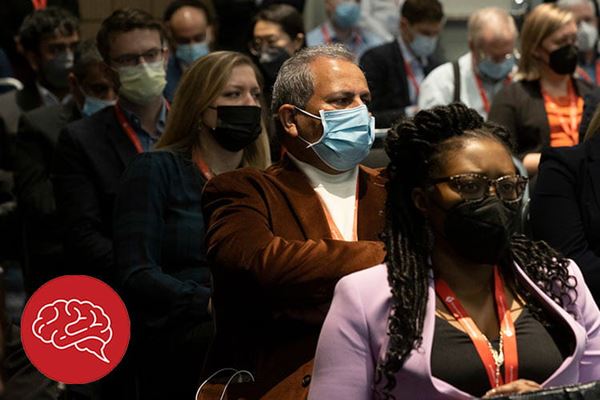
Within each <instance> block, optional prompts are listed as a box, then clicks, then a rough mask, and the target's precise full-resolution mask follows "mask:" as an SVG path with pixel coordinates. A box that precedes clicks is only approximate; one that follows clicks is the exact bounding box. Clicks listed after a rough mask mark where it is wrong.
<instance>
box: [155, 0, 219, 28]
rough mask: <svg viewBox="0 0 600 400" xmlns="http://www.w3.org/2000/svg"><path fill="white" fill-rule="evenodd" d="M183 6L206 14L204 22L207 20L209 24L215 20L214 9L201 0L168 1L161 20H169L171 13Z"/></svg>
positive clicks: (212, 23)
mask: <svg viewBox="0 0 600 400" xmlns="http://www.w3.org/2000/svg"><path fill="white" fill-rule="evenodd" d="M183 7H194V8H197V9H198V10H201V11H203V12H204V15H206V22H208V24H209V25H214V24H215V22H216V21H215V19H216V17H215V13H214V10H213V9H212V7H211V6H210V5H209V4H207V3H206V2H204V1H203V0H174V1H172V2H170V3H169V5H168V6H167V8H165V12H164V13H163V22H167V21H169V20H170V19H171V17H173V14H175V13H176V12H177V11H178V10H179V9H181V8H183Z"/></svg>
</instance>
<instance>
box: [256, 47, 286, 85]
mask: <svg viewBox="0 0 600 400" xmlns="http://www.w3.org/2000/svg"><path fill="white" fill-rule="evenodd" d="M288 58H290V55H289V54H288V52H287V51H286V50H285V49H284V48H282V47H276V48H274V49H273V50H271V51H267V52H264V53H262V54H261V55H260V57H259V59H258V63H259V65H260V69H261V71H262V72H263V75H264V76H265V80H266V83H267V85H268V86H269V87H271V86H273V84H274V83H275V79H276V78H277V73H279V69H281V66H282V65H283V63H284V62H285V61H286V60H287V59H288Z"/></svg>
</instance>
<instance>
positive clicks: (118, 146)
mask: <svg viewBox="0 0 600 400" xmlns="http://www.w3.org/2000/svg"><path fill="white" fill-rule="evenodd" d="M103 112H105V113H106V114H105V115H106V119H105V121H106V125H105V129H106V136H107V137H108V141H109V142H110V143H111V144H112V146H113V148H114V149H115V152H116V153H117V155H118V156H119V159H120V160H121V162H122V163H123V169H124V168H125V167H126V166H127V165H128V164H129V161H131V159H132V158H133V157H135V155H136V154H137V151H136V149H135V146H134V145H133V143H131V140H129V137H127V134H126V133H125V132H124V131H123V129H122V128H121V126H120V125H119V121H118V120H117V116H116V114H115V108H114V106H111V107H106V108H105V109H104V110H103Z"/></svg>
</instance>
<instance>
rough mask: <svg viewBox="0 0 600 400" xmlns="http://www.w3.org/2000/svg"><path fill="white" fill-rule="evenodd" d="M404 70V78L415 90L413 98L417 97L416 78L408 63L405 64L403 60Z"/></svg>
mask: <svg viewBox="0 0 600 400" xmlns="http://www.w3.org/2000/svg"><path fill="white" fill-rule="evenodd" d="M404 70H405V71H406V76H407V77H408V80H409V81H410V83H411V84H412V85H413V88H414V89H415V97H419V83H418V82H417V78H416V77H415V74H414V72H413V70H412V67H411V66H410V64H409V63H407V62H406V60H404Z"/></svg>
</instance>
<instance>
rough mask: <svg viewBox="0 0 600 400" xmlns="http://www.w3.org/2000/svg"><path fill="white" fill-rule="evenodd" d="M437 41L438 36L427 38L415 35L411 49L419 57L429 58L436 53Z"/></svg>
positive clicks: (418, 34)
mask: <svg viewBox="0 0 600 400" xmlns="http://www.w3.org/2000/svg"><path fill="white" fill-rule="evenodd" d="M437 41H438V37H437V36H427V35H422V34H420V33H415V37H414V39H413V40H412V42H410V48H411V49H412V51H413V52H414V53H415V54H416V55H417V57H429V56H430V55H432V54H433V52H434V51H435V47H436V46H437Z"/></svg>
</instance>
